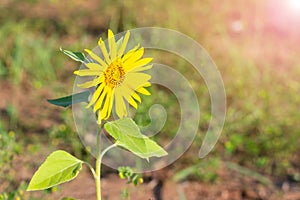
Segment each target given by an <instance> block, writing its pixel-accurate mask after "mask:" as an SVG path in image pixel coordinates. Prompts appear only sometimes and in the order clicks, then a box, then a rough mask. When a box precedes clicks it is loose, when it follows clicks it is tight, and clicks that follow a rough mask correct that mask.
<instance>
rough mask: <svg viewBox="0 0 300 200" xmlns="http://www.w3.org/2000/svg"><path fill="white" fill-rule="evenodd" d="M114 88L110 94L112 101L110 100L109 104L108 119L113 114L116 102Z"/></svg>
mask: <svg viewBox="0 0 300 200" xmlns="http://www.w3.org/2000/svg"><path fill="white" fill-rule="evenodd" d="M114 97H115V95H114V89H113V90H112V91H111V94H110V101H109V104H108V110H107V116H106V118H105V119H108V118H109V116H110V114H111V111H112V107H113V103H114Z"/></svg>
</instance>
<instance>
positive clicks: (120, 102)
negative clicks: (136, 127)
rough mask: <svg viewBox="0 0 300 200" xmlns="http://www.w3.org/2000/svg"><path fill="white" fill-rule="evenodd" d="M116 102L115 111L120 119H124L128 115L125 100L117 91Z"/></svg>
mask: <svg viewBox="0 0 300 200" xmlns="http://www.w3.org/2000/svg"><path fill="white" fill-rule="evenodd" d="M115 95H116V96H115V97H116V101H115V110H116V113H117V115H118V117H119V118H123V117H125V116H126V115H127V113H126V109H125V110H124V107H125V104H124V99H123V97H122V95H121V94H119V93H118V92H117V91H116V93H115Z"/></svg>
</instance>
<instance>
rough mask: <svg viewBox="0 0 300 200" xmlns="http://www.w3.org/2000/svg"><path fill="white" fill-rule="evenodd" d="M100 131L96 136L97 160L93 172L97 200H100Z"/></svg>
mask: <svg viewBox="0 0 300 200" xmlns="http://www.w3.org/2000/svg"><path fill="white" fill-rule="evenodd" d="M101 131H102V130H100V131H99V132H98V135H97V158H96V172H95V182H96V195H97V200H101V148H100V141H101Z"/></svg>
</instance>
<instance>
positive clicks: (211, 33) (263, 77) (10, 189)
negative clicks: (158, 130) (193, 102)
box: [0, 0, 300, 200]
mask: <svg viewBox="0 0 300 200" xmlns="http://www.w3.org/2000/svg"><path fill="white" fill-rule="evenodd" d="M286 2H288V1H279V0H265V1H260V0H253V1H238V0H228V1H217V0H211V1H208V0H201V1H196V0H194V1H193V0H187V1H179V0H172V1H171V0H166V1H159V0H152V1H138V0H129V1H121V0H116V1H108V0H102V1H97V0H89V1H82V0H72V1H71V0H64V1H58V0H43V1H38V0H23V1H19V0H1V2H0V194H1V195H0V199H1V200H2V199H3V200H4V199H16V200H17V199H25V200H34V199H62V198H63V197H74V198H77V199H94V195H95V193H94V185H93V179H92V176H91V175H90V174H89V172H88V170H87V169H86V168H84V170H83V171H84V172H83V173H82V174H80V175H79V177H78V179H76V180H74V181H72V182H69V183H66V184H64V185H62V186H61V187H55V188H52V189H50V190H48V191H44V192H30V193H29V192H25V189H26V186H27V184H28V182H29V180H30V177H31V176H32V174H33V173H34V171H35V170H36V169H37V167H38V166H39V165H40V164H41V163H42V161H43V160H44V159H45V157H46V156H47V155H48V154H49V153H50V152H52V151H53V150H56V149H64V150H67V151H69V152H71V153H72V154H74V155H76V156H77V157H79V158H82V159H84V160H89V161H91V162H93V158H92V157H91V156H90V155H89V154H88V153H87V152H86V151H85V150H84V148H82V145H81V142H80V140H79V138H78V136H77V134H76V130H75V126H74V122H73V119H72V113H71V110H70V109H61V108H57V107H55V106H52V105H50V104H48V103H47V101H46V99H48V98H55V97H60V96H64V95H68V94H70V93H71V92H72V87H73V81H74V75H73V71H74V70H75V69H77V68H78V63H75V62H73V61H71V60H70V59H69V58H67V57H66V56H65V55H63V54H62V53H61V52H60V51H59V48H60V47H63V48H65V49H70V50H74V51H82V50H83V49H84V48H93V47H94V46H95V45H96V41H97V39H98V38H99V36H103V37H105V35H106V31H107V29H108V28H111V29H112V30H114V32H122V31H124V30H127V29H131V28H135V27H147V26H158V27H165V28H170V29H175V30H178V31H180V32H182V33H184V34H187V35H188V36H190V37H192V38H193V39H195V40H196V41H197V42H199V43H200V44H201V45H202V46H203V47H204V48H205V49H206V50H207V52H208V53H209V54H210V56H211V57H212V59H213V60H214V61H215V63H216V65H217V66H218V68H219V70H220V72H221V75H222V77H223V80H224V84H225V89H226V93H227V115H226V122H225V126H224V129H223V132H222V135H221V137H220V140H219V142H218V143H217V145H216V146H215V148H214V150H213V152H212V153H211V154H209V156H207V157H206V158H205V159H201V160H200V159H198V157H197V153H198V147H199V145H200V144H201V140H202V137H203V134H204V133H205V131H206V129H207V125H208V122H209V119H210V112H209V111H210V101H209V95H208V92H207V89H206V86H205V84H204V82H203V81H202V80H201V78H200V79H193V72H189V71H188V70H186V69H189V68H188V66H186V65H185V64H182V63H176V61H173V59H172V57H170V58H168V55H166V57H164V61H165V63H166V64H170V65H172V66H173V65H174V66H178V67H179V69H180V70H182V71H184V72H185V75H186V76H187V77H190V79H191V81H192V82H193V81H194V83H195V84H197V85H198V86H197V95H198V97H199V99H200V107H201V112H202V117H201V119H200V122H201V123H200V127H199V134H198V135H197V138H196V139H195V142H194V143H193V145H192V146H191V148H190V149H189V150H188V151H187V152H186V153H185V154H184V155H183V156H182V157H181V158H180V159H179V160H178V161H177V162H176V163H174V164H172V165H171V166H169V167H167V168H165V169H163V170H161V171H158V172H155V173H152V174H145V175H144V176H145V183H144V184H142V185H140V186H138V187H132V186H128V185H126V182H125V181H119V180H118V178H117V174H116V172H115V171H114V170H112V169H109V168H105V169H104V176H103V185H102V187H103V197H104V199H109V200H111V199H112V200H113V199H126V197H125V196H126V194H125V193H126V189H129V192H130V196H131V199H134V200H135V199H137V200H139V199H151V198H156V199H159V196H161V197H162V199H164V200H169V199H172V200H173V199H175V200H176V199H178V200H184V199H186V200H199V199H291V200H293V199H300V171H299V168H300V157H299V150H300V145H299V142H300V123H299V119H300V113H299V111H300V110H299V105H300V95H299V93H300V78H299V77H300V76H299V75H300V59H299V58H300V45H299V44H300V15H299V13H300V9H299V10H296V11H295V9H296V6H294V7H293V9H292V8H289V7H288V6H286V4H287V3H286ZM289 9H290V10H289ZM164 92H167V91H161V90H158V88H155V87H153V89H152V93H153V95H152V96H151V97H152V100H154V99H155V100H157V101H159V102H161V103H162V105H164V106H165V107H166V109H167V110H168V114H169V116H177V115H178V111H177V110H176V105H177V101H176V100H175V99H174V98H171V97H170V98H168V97H166V96H167V95H164ZM147 102H148V104H151V100H149V101H146V105H145V106H144V107H142V108H141V111H140V114H141V116H142V113H143V112H144V111H145V110H146V108H147V105H148V104H147ZM146 120H147V119H145V121H146ZM177 120H178V119H176V118H172V119H170V120H169V121H168V122H169V123H168V124H166V127H165V128H164V129H163V131H162V133H163V135H164V137H163V139H164V140H166V141H167V140H169V139H170V138H172V133H173V132H174V129H175V128H176V127H175V128H174V127H173V126H172V124H176V122H177ZM139 123H144V121H143V119H142V120H141V121H140V122H139ZM127 199H128V198H127Z"/></svg>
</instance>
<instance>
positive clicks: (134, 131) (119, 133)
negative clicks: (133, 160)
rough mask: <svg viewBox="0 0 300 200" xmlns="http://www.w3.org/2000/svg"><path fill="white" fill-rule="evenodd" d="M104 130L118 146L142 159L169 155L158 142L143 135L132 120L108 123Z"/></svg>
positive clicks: (126, 119) (125, 119)
mask: <svg viewBox="0 0 300 200" xmlns="http://www.w3.org/2000/svg"><path fill="white" fill-rule="evenodd" d="M104 128H105V130H106V131H107V132H108V133H109V134H110V135H111V136H112V137H113V138H114V139H115V140H116V144H118V145H119V146H121V147H124V148H125V149H127V150H129V151H131V152H132V153H134V154H136V155H137V156H139V157H141V158H144V159H147V160H149V158H150V157H162V156H166V155H168V153H167V152H166V151H165V150H164V149H163V148H162V147H160V146H159V145H158V144H157V143H156V142H154V141H153V140H151V139H149V138H148V137H147V136H145V135H143V134H142V133H141V132H140V129H139V127H138V126H137V125H136V124H135V122H134V121H133V120H132V119H130V118H123V119H119V120H116V121H113V122H107V123H106V124H105V125H104Z"/></svg>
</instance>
